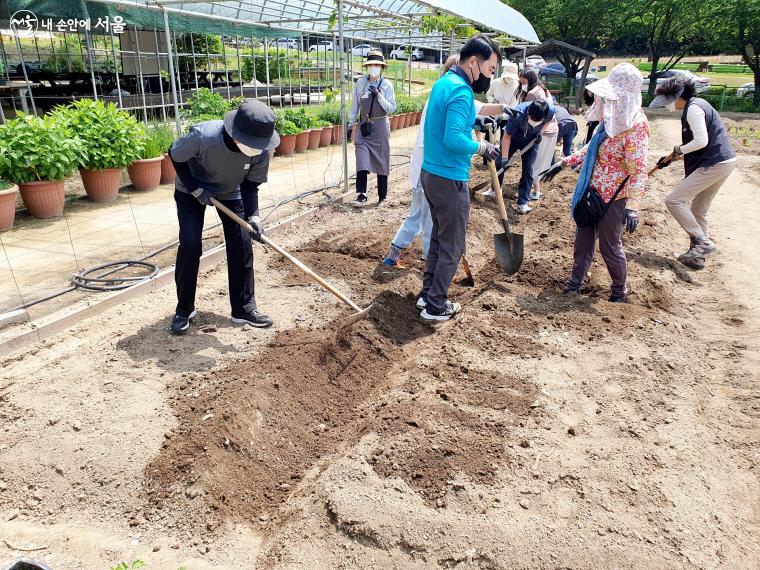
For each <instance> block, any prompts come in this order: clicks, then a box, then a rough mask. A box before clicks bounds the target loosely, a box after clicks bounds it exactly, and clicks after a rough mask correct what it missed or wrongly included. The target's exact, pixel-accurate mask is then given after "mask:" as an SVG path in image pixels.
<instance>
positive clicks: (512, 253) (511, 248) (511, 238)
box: [493, 233, 524, 275]
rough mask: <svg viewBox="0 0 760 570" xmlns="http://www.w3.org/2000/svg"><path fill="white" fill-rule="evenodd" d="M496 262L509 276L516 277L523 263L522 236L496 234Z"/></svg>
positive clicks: (494, 242)
mask: <svg viewBox="0 0 760 570" xmlns="http://www.w3.org/2000/svg"><path fill="white" fill-rule="evenodd" d="M493 244H494V248H495V249H496V262H497V263H498V264H499V267H501V269H502V270H503V271H504V273H506V274H507V275H514V274H515V273H517V270H518V269H520V266H521V265H522V262H523V255H524V249H523V248H524V241H523V236H522V234H513V233H509V234H507V233H503V234H494V236H493Z"/></svg>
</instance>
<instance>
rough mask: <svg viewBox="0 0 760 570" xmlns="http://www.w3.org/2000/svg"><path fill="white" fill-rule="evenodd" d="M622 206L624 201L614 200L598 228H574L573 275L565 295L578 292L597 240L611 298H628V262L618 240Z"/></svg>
mask: <svg viewBox="0 0 760 570" xmlns="http://www.w3.org/2000/svg"><path fill="white" fill-rule="evenodd" d="M625 203H626V199H625V198H621V199H620V200H615V201H614V202H613V203H612V205H611V206H610V208H609V210H607V213H606V214H605V216H604V217H603V218H602V219H601V221H600V222H599V223H598V224H597V225H595V226H586V227H585V228H577V230H576V232H575V245H574V247H573V257H574V262H573V273H572V275H571V276H570V279H569V280H568V282H567V285H565V290H566V291H580V288H581V285H582V284H583V280H584V279H585V278H586V274H587V273H588V270H589V269H590V268H591V262H592V261H593V260H594V250H595V249H596V240H597V238H598V239H599V251H600V252H601V253H602V259H604V262H605V263H606V264H607V271H609V272H610V277H611V278H612V294H613V295H614V296H616V297H625V296H626V295H627V293H628V288H627V286H626V279H627V278H628V260H627V259H626V258H625V252H624V251H623V241H622V240H621V239H620V238H621V237H622V235H623V222H625Z"/></svg>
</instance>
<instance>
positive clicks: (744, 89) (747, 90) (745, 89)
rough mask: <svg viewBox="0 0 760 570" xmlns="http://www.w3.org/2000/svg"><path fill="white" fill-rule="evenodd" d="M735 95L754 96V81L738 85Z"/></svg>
mask: <svg viewBox="0 0 760 570" xmlns="http://www.w3.org/2000/svg"><path fill="white" fill-rule="evenodd" d="M736 96H737V97H747V98H750V97H754V96H755V84H754V83H745V84H744V85H742V86H741V87H739V88H738V89H737V90H736Z"/></svg>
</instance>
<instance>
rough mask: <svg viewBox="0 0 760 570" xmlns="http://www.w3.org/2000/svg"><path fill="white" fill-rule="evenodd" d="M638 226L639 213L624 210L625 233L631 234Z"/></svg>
mask: <svg viewBox="0 0 760 570" xmlns="http://www.w3.org/2000/svg"><path fill="white" fill-rule="evenodd" d="M638 225H639V213H638V212H637V211H636V210H629V209H627V208H626V210H625V231H627V232H628V233H629V234H632V233H633V232H635V231H636V227H637V226H638Z"/></svg>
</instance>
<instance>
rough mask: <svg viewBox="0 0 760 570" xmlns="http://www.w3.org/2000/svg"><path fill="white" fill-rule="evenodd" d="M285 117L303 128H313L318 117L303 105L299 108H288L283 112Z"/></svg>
mask: <svg viewBox="0 0 760 570" xmlns="http://www.w3.org/2000/svg"><path fill="white" fill-rule="evenodd" d="M283 117H284V118H285V119H286V120H288V121H293V123H294V124H295V125H296V127H298V128H299V129H301V130H306V129H312V128H314V126H315V123H316V120H317V119H316V118H315V117H313V116H311V115H309V114H308V113H307V112H306V109H304V108H303V107H301V108H300V109H298V110H293V109H286V110H285V111H284V113H283Z"/></svg>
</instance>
